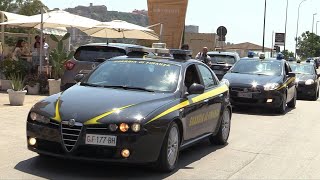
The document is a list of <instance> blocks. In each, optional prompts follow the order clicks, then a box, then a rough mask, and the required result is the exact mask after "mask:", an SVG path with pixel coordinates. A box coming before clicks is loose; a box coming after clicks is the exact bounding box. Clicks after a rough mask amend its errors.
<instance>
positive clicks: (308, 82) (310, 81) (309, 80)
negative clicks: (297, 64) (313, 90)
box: [305, 79, 314, 85]
mask: <svg viewBox="0 0 320 180" xmlns="http://www.w3.org/2000/svg"><path fill="white" fill-rule="evenodd" d="M305 84H306V85H312V84H314V80H313V79H308V80H307V81H306V83H305Z"/></svg>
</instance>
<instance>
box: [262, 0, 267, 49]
mask: <svg viewBox="0 0 320 180" xmlns="http://www.w3.org/2000/svg"><path fill="white" fill-rule="evenodd" d="M266 14H267V0H264V20H263V41H262V52H264V39H265V37H266Z"/></svg>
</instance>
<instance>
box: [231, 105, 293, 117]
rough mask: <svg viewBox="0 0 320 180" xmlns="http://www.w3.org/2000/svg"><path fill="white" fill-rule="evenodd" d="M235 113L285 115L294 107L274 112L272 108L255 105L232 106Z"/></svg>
mask: <svg viewBox="0 0 320 180" xmlns="http://www.w3.org/2000/svg"><path fill="white" fill-rule="evenodd" d="M232 110H233V111H232V112H233V113H235V114H246V115H259V116H285V115H286V114H289V113H290V112H291V111H293V110H294V108H287V110H286V112H285V113H284V114H279V113H276V112H275V111H274V110H272V109H268V108H255V107H234V108H233V109H232Z"/></svg>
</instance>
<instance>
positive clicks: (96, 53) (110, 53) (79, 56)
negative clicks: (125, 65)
mask: <svg viewBox="0 0 320 180" xmlns="http://www.w3.org/2000/svg"><path fill="white" fill-rule="evenodd" d="M123 55H126V51H125V50H124V49H120V48H115V47H108V46H82V47H80V48H78V49H77V51H76V52H75V54H74V58H75V59H76V60H78V61H96V60H99V59H110V58H113V57H116V56H123Z"/></svg>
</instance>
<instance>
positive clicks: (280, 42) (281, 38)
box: [274, 33, 286, 46]
mask: <svg viewBox="0 0 320 180" xmlns="http://www.w3.org/2000/svg"><path fill="white" fill-rule="evenodd" d="M285 40H286V36H285V33H276V34H275V39H274V45H276V46H284V43H285Z"/></svg>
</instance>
